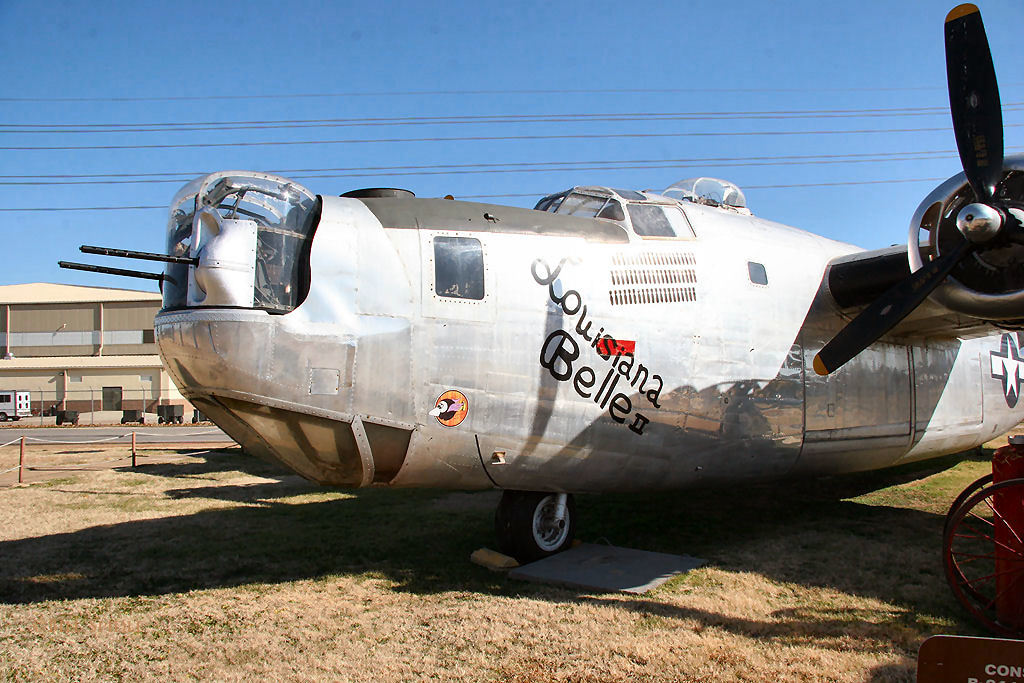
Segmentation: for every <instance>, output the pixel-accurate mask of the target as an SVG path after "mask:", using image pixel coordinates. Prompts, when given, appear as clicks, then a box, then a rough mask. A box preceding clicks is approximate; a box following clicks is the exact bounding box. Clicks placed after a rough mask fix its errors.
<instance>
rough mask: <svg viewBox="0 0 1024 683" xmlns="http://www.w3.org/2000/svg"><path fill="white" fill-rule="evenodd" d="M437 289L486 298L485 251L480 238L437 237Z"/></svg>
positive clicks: (441, 293) (446, 293)
mask: <svg viewBox="0 0 1024 683" xmlns="http://www.w3.org/2000/svg"><path fill="white" fill-rule="evenodd" d="M434 291H435V292H436V293H437V295H438V296H443V297H448V298H452V299H473V300H476V301H480V300H482V299H483V298H484V252H483V247H482V246H481V245H480V240H478V239H475V238H473V237H441V236H438V237H435V238H434Z"/></svg>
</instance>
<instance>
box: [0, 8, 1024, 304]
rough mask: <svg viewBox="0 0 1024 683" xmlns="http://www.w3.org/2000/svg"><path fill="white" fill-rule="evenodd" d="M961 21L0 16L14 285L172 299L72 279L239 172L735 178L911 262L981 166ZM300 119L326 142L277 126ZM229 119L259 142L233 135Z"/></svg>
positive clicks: (1015, 13)
mask: <svg viewBox="0 0 1024 683" xmlns="http://www.w3.org/2000/svg"><path fill="white" fill-rule="evenodd" d="M953 4H954V3H951V2H933V1H931V0H927V1H920V2H905V3H893V2H879V1H866V2H860V3H822V2H820V1H815V2H788V3H766V2H763V1H759V2H745V1H744V2H731V3H721V2H706V1H704V0H692V1H689V2H666V3H658V2H650V3H643V4H635V5H630V4H628V3H622V2H616V3H611V2H589V3H585V4H584V5H579V4H573V5H570V4H568V3H544V2H520V3H510V2H501V3H496V2H452V3H448V4H445V5H441V4H439V3H422V2H383V3H380V4H378V5H373V6H371V5H368V4H367V3H361V2H360V3H356V2H336V3H317V2H289V3H281V2H273V3H270V2H246V3H242V4H237V5H225V4H220V5H218V4H215V3H208V2H202V3H200V2H187V1H186V2H175V3H155V2H153V3H150V2H141V3H140V2H101V3H84V2H51V3H46V4H45V5H41V4H40V3H34V2H21V1H20V0H0V30H2V36H3V39H2V40H0V59H2V60H3V63H4V64H5V65H6V69H5V78H4V81H3V85H2V86H0V140H3V141H4V142H0V147H3V148H4V149H3V151H2V152H0V175H2V176H4V177H3V178H0V183H4V184H0V209H2V210H0V221H2V230H3V235H4V236H5V241H6V247H7V248H6V249H4V250H3V251H2V252H0V284H15V283H22V282H34V281H51V282H65V283H71V284H91V285H97V286H128V287H134V288H142V289H146V288H150V289H152V288H154V287H153V286H152V285H151V284H150V283H147V282H144V281H141V280H131V281H128V280H125V279H123V278H114V277H105V276H96V275H90V274H85V273H75V272H71V271H63V270H60V269H58V268H57V266H56V261H57V260H58V259H59V258H63V259H72V260H75V259H78V257H79V256H81V255H80V254H78V251H77V247H78V245H79V244H101V245H106V246H117V247H121V248H129V249H140V250H150V251H160V250H162V247H163V239H164V237H163V232H164V223H165V219H166V210H165V209H129V210H110V209H111V208H112V207H125V206H142V207H149V206H166V205H167V203H168V202H169V201H170V199H171V197H172V196H173V195H174V192H175V191H176V190H177V188H178V187H179V186H180V185H182V184H184V182H185V180H186V179H187V178H188V177H191V176H195V175H199V174H202V173H205V172H209V171H214V170H220V169H226V168H240V169H254V170H262V171H271V172H283V173H282V174H283V175H287V176H289V177H292V178H295V179H298V180H299V182H301V183H303V184H304V185H306V186H307V187H309V188H310V189H311V190H312V191H313V192H315V193H319V194H340V193H342V192H345V191H347V190H350V189H354V188H360V187H380V186H386V187H406V188H409V189H411V190H413V191H414V192H416V193H417V194H418V195H419V196H428V197H429V196H443V195H445V194H449V193H450V194H453V195H455V196H456V197H480V198H483V197H488V198H489V197H493V199H483V200H484V201H494V202H496V203H505V204H513V205H518V206H532V205H533V204H534V203H535V201H536V199H537V198H539V197H540V196H542V195H544V194H548V193H551V192H555V191H558V190H561V189H565V188H567V187H570V186H572V185H581V184H600V185H611V186H615V187H624V188H634V189H649V188H650V189H659V190H660V189H663V188H665V187H666V186H668V185H670V184H671V183H673V182H675V181H677V180H679V179H682V178H686V177H691V176H698V175H711V176H716V177H723V178H727V179H729V180H732V181H733V182H735V183H736V184H738V185H739V186H740V187H741V188H743V189H744V190H745V191H746V194H747V199H748V202H749V204H750V207H751V209H752V210H753V211H754V212H755V213H756V214H757V215H759V216H762V217H765V218H768V219H771V220H777V221H780V222H783V223H787V224H790V225H795V226H797V227H800V228H804V229H807V230H810V231H813V232H816V233H819V234H824V235H827V236H829V237H833V238H835V239H840V240H844V241H849V242H853V243H854V244H858V245H860V246H863V247H866V248H876V247H881V246H885V245H888V244H893V243H897V242H904V241H905V240H906V231H907V224H908V221H909V219H910V217H911V215H912V213H913V211H914V209H915V208H916V207H917V204H918V203H919V202H920V200H921V199H922V198H923V197H924V196H925V195H926V194H927V193H928V192H929V191H930V190H931V189H932V187H934V186H935V185H936V184H938V183H937V181H921V180H920V179H931V178H946V177H948V176H950V175H952V174H954V173H956V172H957V171H958V170H959V164H958V161H957V158H956V155H955V152H954V151H953V149H954V141H953V136H952V133H951V132H950V130H949V115H948V112H947V111H946V107H947V106H948V104H947V100H946V93H945V62H944V57H943V44H942V25H943V19H944V17H945V15H946V12H947V11H948V10H949V9H950V8H951V7H952V5H953ZM979 6H980V7H981V10H982V15H983V17H984V20H985V23H986V28H987V30H988V35H989V41H990V44H991V47H992V53H993V58H994V61H995V65H996V71H997V73H998V74H999V77H1000V90H1001V95H1002V100H1003V104H1004V123H1005V124H1006V131H1005V136H1006V145H1007V148H1008V150H1007V151H1008V153H1022V152H1024V133H1022V128H1021V126H1022V124H1024V113H1022V109H1024V104H1021V103H1024V68H1022V66H1021V65H1022V64H1024V60H1022V59H1021V57H1022V56H1024V50H1022V47H1021V43H1020V40H1019V35H1020V31H1021V30H1022V29H1024V3H1021V2H1019V0H998V1H993V2H982V3H979ZM887 109H899V110H902V111H899V112H884V111H878V110H887ZM910 110H913V111H910ZM921 110H925V111H921ZM780 112H781V113H780ZM823 112H827V113H823ZM527 115H532V116H534V117H535V118H533V119H524V118H523V117H524V116H527ZM600 115H607V116H600ZM502 116H512V117H514V118H511V119H505V120H504V121H501V122H499V121H487V120H481V119H480V118H476V119H471V120H467V119H466V118H457V117H502ZM428 117H433V118H434V119H440V121H437V120H432V119H429V118H428ZM552 117H554V118H555V119H556V120H543V119H544V118H549V119H550V118H552ZM538 118H539V119H541V120H537V119H538ZM602 118H604V119H607V118H613V119H616V120H594V119H602ZM342 119H355V121H352V120H347V121H340V120H342ZM367 119H372V121H367ZM385 119H390V120H385ZM395 119H401V120H397V121H396V120H395ZM587 119H590V120H587ZM280 121H292V122H294V121H302V122H305V123H301V124H296V123H288V124H282V123H266V122H280ZM227 122H236V128H238V129H226V128H225V127H224V126H223V125H220V126H216V125H209V124H217V123H220V124H224V123H227ZM238 122H262V123H256V124H242V123H238ZM368 123H370V124H373V125H367V124H368ZM111 124H118V125H120V127H121V128H126V129H128V130H112V126H111ZM124 124H127V125H124ZM136 124H140V125H136ZM153 124H202V125H195V126H182V127H193V128H217V129H216V130H169V129H168V126H166V125H165V126H156V129H155V130H154V129H153V128H154V125H153ZM339 124H345V125H339ZM244 125H248V126H250V128H248V129H241V128H240V127H241V126H244ZM254 125H255V126H260V127H258V128H252V127H251V126H254ZM297 125H301V126H302V127H295V126H297ZM43 126H51V128H44V127H43ZM270 126H274V127H270ZM284 126H288V127H284ZM30 127H34V128H30ZM140 127H141V128H143V130H139V128H140ZM930 129H935V130H930ZM30 131H31V132H30ZM43 131H46V132H43ZM72 131H76V132H72ZM879 131H896V132H879ZM453 138H454V139H453ZM466 138H477V139H466ZM479 138H486V139H479ZM236 143H246V144H244V145H241V144H236ZM268 143H272V144H268ZM285 143H288V144H285ZM294 143H299V144H294ZM172 145H178V146H177V147H172ZM213 145H220V146H213ZM43 147H50V148H56V149H40V148H43ZM81 147H87V148H93V149H75V148H81ZM14 148H34V149H14ZM96 148H103V149H96ZM923 153H928V154H923ZM855 155H861V156H855ZM885 155H888V156H885ZM779 157H801V158H797V159H794V158H790V159H780V158H779ZM710 159H717V160H724V161H708V160H710ZM822 162H827V163H822ZM485 164H488V165H490V166H483V165H485ZM525 164H534V165H533V166H525ZM370 167H390V169H389V170H368V169H369V168H370ZM394 167H403V168H401V169H396V168H394ZM144 174H150V175H144ZM152 174H173V175H152ZM56 176H65V177H56ZM309 176H321V177H318V178H310V177H309ZM139 181H145V182H139ZM155 181H160V182H155ZM876 181H891V182H882V183H878V182H876ZM69 183H73V184H69ZM778 186H786V187H778ZM85 207H107V208H106V210H95V209H93V210H82V209H84V208H85ZM12 209H18V210H12ZM23 209H34V210H31V211H28V210H23ZM57 209H79V210H57ZM86 260H91V261H92V262H103V261H105V260H104V259H98V258H96V257H89V258H87V259H86ZM112 265H126V264H124V263H120V264H112ZM142 265H145V264H142Z"/></svg>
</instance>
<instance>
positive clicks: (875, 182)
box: [0, 178, 946, 213]
mask: <svg viewBox="0 0 1024 683" xmlns="http://www.w3.org/2000/svg"><path fill="white" fill-rule="evenodd" d="M943 180H946V178H890V179H886V180H860V181H856V180H853V181H841V182H828V183H790V184H785V185H748V186H746V187H745V188H744V189H745V190H779V189H791V188H804V187H844V186H856V185H885V184H891V183H924V182H932V183H934V182H941V181H943ZM548 194H550V192H549V191H544V192H529V193H523V192H520V193H515V194H481V195H460V196H459V197H458V198H459V199H500V198H517V197H537V198H538V199H539V198H540V197H544V196H546V195H548ZM136 209H150V210H151V209H160V210H163V211H166V210H168V207H167V206H165V205H154V206H77V207H19V208H13V207H0V212H6V213H13V212H20V211H23V212H39V211H129V210H136Z"/></svg>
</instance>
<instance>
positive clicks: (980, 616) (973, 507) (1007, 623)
mask: <svg viewBox="0 0 1024 683" xmlns="http://www.w3.org/2000/svg"><path fill="white" fill-rule="evenodd" d="M947 521H948V524H947V527H946V533H945V539H944V543H943V555H944V560H945V566H946V580H947V581H949V585H950V587H951V588H952V589H953V594H954V595H955V596H956V598H957V600H959V601H960V603H961V604H962V605H963V606H964V607H965V608H966V609H967V611H968V612H970V613H971V614H972V615H974V617H975V618H976V619H977V620H978V621H979V622H981V624H983V625H984V626H985V627H986V628H988V629H989V630H990V631H992V632H993V633H996V634H999V635H1002V636H1008V637H1011V638H1022V637H1024V479H1010V480H1008V481H1004V482H1000V483H998V484H993V485H992V486H987V487H983V488H982V489H981V490H979V491H976V492H975V493H974V494H972V495H971V496H970V497H968V498H967V499H966V500H965V501H964V502H963V503H962V504H961V505H960V506H959V507H958V508H957V509H956V510H955V511H953V512H952V513H951V515H950V517H949V518H948V520H947Z"/></svg>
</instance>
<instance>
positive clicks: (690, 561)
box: [508, 543, 704, 594]
mask: <svg viewBox="0 0 1024 683" xmlns="http://www.w3.org/2000/svg"><path fill="white" fill-rule="evenodd" d="M702 564H704V560H700V559H697V558H695V557H690V556H688V555H669V554H667V553H654V552H650V551H647V550H633V549H631V548H617V547H615V546H611V545H596V544H593V543H582V544H580V545H578V546H576V547H574V548H570V549H569V550H566V551H565V552H562V553H558V554H557V555H552V556H551V557H546V558H544V559H543V560H537V561H536V562H531V563H530V564H527V565H523V566H522V567H519V568H517V569H513V570H512V571H510V572H509V574H508V575H509V577H511V578H513V579H522V580H525V581H538V582H541V583H555V584H559V585H562V586H572V587H579V588H586V589H588V590H596V591H604V592H625V593H637V594H640V593H646V592H647V591H650V590H653V589H655V588H657V587H658V586H660V585H661V584H663V583H665V582H666V581H668V580H669V579H671V578H672V577H673V576H677V575H679V574H685V573H686V572H688V571H690V570H691V569H696V568H697V567H699V566H701V565H702Z"/></svg>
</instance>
